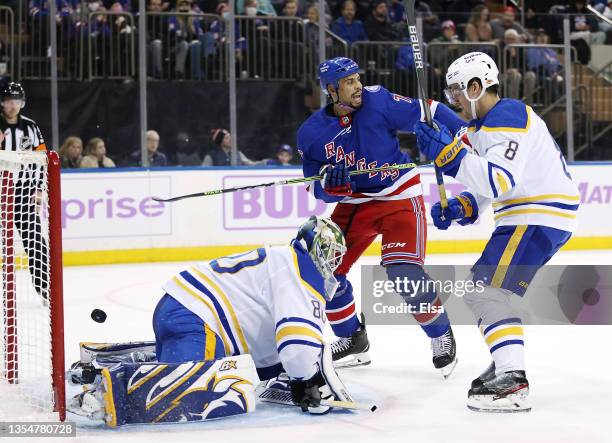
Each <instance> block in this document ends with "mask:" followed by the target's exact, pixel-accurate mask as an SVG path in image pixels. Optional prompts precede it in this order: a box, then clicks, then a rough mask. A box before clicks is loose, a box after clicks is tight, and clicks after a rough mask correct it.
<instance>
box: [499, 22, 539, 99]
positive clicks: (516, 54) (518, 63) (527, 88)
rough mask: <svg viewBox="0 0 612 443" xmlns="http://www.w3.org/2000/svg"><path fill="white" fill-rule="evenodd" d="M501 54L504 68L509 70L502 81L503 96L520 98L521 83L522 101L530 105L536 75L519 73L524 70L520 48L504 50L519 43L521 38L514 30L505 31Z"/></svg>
mask: <svg viewBox="0 0 612 443" xmlns="http://www.w3.org/2000/svg"><path fill="white" fill-rule="evenodd" d="M503 43H504V44H503V48H502V50H503V53H504V54H505V56H506V66H509V68H507V69H506V71H504V73H503V75H502V81H503V85H504V91H506V92H505V93H504V96H506V97H508V98H516V99H520V98H521V95H520V93H521V90H520V88H521V83H522V85H523V95H524V98H523V100H524V101H525V102H526V103H527V104H531V102H532V100H533V92H534V91H535V85H536V75H535V73H534V72H533V71H527V72H521V71H522V70H524V69H525V67H526V63H525V55H524V53H523V49H522V48H514V47H513V48H509V50H508V51H507V52H506V51H505V50H504V48H505V47H507V46H508V45H516V44H520V43H521V37H520V35H519V33H518V32H517V31H516V29H507V30H506V32H505V33H504V42H503Z"/></svg>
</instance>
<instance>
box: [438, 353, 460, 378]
mask: <svg viewBox="0 0 612 443" xmlns="http://www.w3.org/2000/svg"><path fill="white" fill-rule="evenodd" d="M457 363H459V358H457V357H455V359H454V360H453V361H452V362H450V363H449V364H447V365H446V366H444V367H443V368H438V369H439V370H440V373H441V374H442V377H444V380H448V378H449V377H450V376H451V375H452V374H453V371H454V370H455V367H456V366H457Z"/></svg>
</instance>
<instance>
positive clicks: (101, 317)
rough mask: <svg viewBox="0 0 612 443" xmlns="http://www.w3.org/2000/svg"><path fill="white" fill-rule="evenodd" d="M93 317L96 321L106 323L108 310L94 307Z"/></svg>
mask: <svg viewBox="0 0 612 443" xmlns="http://www.w3.org/2000/svg"><path fill="white" fill-rule="evenodd" d="M91 319H92V320H93V321H95V322H96V323H104V322H105V321H106V312H104V311H103V310H102V309H94V310H93V311H91Z"/></svg>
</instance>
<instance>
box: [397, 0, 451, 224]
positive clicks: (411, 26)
mask: <svg viewBox="0 0 612 443" xmlns="http://www.w3.org/2000/svg"><path fill="white" fill-rule="evenodd" d="M415 3H416V0H404V9H406V24H407V25H408V34H409V35H410V42H411V43H412V55H413V60H414V70H415V71H416V81H417V92H418V96H419V99H420V101H421V103H423V112H424V114H425V122H426V123H427V124H428V125H429V126H432V127H433V121H432V118H431V109H430V107H429V103H428V102H427V99H426V98H425V90H424V89H423V85H424V84H425V58H424V57H423V53H422V51H421V43H420V41H419V33H418V30H417V26H416V15H415V13H414V8H415ZM434 170H435V172H436V182H437V183H438V194H440V205H442V214H444V210H445V209H446V208H448V199H447V197H446V188H445V187H444V177H443V176H442V171H440V170H439V169H438V167H437V166H436V165H435V163H434ZM441 218H442V220H444V215H442V217H441Z"/></svg>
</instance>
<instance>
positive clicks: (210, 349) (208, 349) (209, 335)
mask: <svg viewBox="0 0 612 443" xmlns="http://www.w3.org/2000/svg"><path fill="white" fill-rule="evenodd" d="M204 334H205V335H206V342H205V344H204V360H214V359H215V354H216V351H217V334H215V331H213V330H212V329H210V326H208V325H207V324H204Z"/></svg>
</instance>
